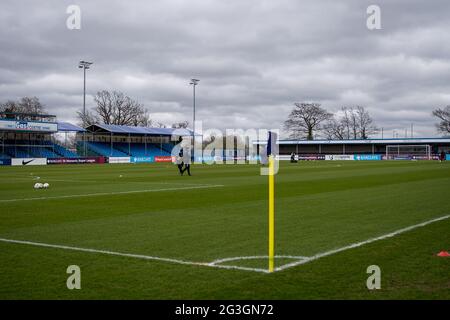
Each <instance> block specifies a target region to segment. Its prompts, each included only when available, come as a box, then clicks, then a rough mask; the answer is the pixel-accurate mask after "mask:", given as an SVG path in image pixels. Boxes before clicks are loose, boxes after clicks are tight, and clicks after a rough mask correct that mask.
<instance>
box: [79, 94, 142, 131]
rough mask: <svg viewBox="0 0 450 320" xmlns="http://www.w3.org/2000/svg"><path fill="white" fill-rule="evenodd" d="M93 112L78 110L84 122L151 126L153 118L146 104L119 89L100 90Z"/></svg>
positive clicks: (95, 99) (96, 96)
mask: <svg viewBox="0 0 450 320" xmlns="http://www.w3.org/2000/svg"><path fill="white" fill-rule="evenodd" d="M94 101H95V103H96V106H95V108H94V109H93V112H86V115H83V113H82V112H78V118H79V119H80V120H81V122H82V123H88V124H89V123H91V122H92V121H95V122H102V123H104V124H116V125H127V126H149V125H151V119H150V116H149V113H148V110H147V109H146V108H145V107H144V105H142V104H140V103H139V102H137V101H136V100H134V99H132V98H130V97H129V96H127V95H125V94H124V93H122V92H118V91H112V92H110V91H107V90H103V91H99V92H97V94H96V95H95V97H94Z"/></svg>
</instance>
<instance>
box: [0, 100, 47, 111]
mask: <svg viewBox="0 0 450 320" xmlns="http://www.w3.org/2000/svg"><path fill="white" fill-rule="evenodd" d="M0 111H2V112H11V113H28V114H45V113H46V112H45V106H44V105H43V104H42V103H41V102H40V101H39V98H37V97H23V98H21V99H19V100H18V101H13V100H8V101H6V102H4V103H1V104H0Z"/></svg>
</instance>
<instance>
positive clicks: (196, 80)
mask: <svg viewBox="0 0 450 320" xmlns="http://www.w3.org/2000/svg"><path fill="white" fill-rule="evenodd" d="M199 81H200V80H198V79H191V82H189V84H190V85H192V88H193V107H194V108H193V109H194V110H193V117H192V120H193V122H192V129H193V131H194V132H193V133H192V155H194V148H195V86H196V85H197V84H198V82H199ZM194 161H195V158H194Z"/></svg>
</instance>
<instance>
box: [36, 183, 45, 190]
mask: <svg viewBox="0 0 450 320" xmlns="http://www.w3.org/2000/svg"><path fill="white" fill-rule="evenodd" d="M43 187H44V185H43V184H42V183H39V182H37V183H35V184H34V188H35V189H42V188H43Z"/></svg>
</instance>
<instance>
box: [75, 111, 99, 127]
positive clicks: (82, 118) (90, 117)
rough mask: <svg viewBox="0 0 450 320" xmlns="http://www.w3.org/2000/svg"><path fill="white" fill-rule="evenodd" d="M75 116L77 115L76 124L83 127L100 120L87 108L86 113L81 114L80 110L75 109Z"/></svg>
mask: <svg viewBox="0 0 450 320" xmlns="http://www.w3.org/2000/svg"><path fill="white" fill-rule="evenodd" d="M77 117H78V125H79V126H81V127H83V128H86V127H89V126H91V125H93V124H96V123H99V122H100V119H99V118H98V116H97V115H95V114H94V113H92V112H91V111H89V110H86V114H83V112H82V111H77Z"/></svg>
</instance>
